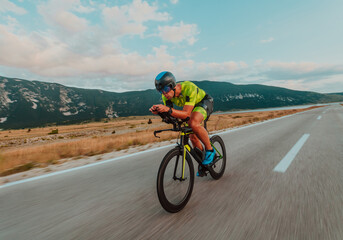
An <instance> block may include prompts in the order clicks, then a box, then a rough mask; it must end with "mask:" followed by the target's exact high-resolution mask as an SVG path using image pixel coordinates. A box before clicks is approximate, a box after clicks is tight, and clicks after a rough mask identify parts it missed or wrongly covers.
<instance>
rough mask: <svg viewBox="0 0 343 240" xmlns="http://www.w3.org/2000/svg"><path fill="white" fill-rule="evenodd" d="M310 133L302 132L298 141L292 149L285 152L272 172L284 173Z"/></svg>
mask: <svg viewBox="0 0 343 240" xmlns="http://www.w3.org/2000/svg"><path fill="white" fill-rule="evenodd" d="M309 136H310V134H304V135H303V136H302V137H301V138H300V139H299V140H298V142H297V143H296V144H295V145H294V146H293V147H292V149H291V150H290V151H289V152H288V153H287V155H286V156H285V157H284V158H283V159H282V160H281V162H279V164H278V165H276V167H275V168H274V170H273V171H274V172H281V173H284V172H286V170H287V168H288V167H289V165H290V164H291V163H292V161H293V159H294V158H295V156H296V155H297V154H298V152H299V151H300V149H301V148H302V146H303V145H304V144H305V142H306V140H307V139H308V137H309Z"/></svg>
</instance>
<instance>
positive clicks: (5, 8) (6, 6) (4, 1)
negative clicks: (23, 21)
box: [0, 0, 27, 15]
mask: <svg viewBox="0 0 343 240" xmlns="http://www.w3.org/2000/svg"><path fill="white" fill-rule="evenodd" d="M1 12H13V13H16V14H19V15H23V14H26V13H27V12H26V10H25V9H24V8H21V7H18V6H17V5H15V4H14V3H12V2H10V1H8V0H0V13H1Z"/></svg>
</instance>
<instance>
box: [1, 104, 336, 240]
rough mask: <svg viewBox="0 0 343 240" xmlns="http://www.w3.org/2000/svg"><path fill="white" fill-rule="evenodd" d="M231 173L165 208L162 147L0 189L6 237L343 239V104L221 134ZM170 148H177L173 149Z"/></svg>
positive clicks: (200, 184)
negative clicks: (159, 181) (176, 208)
mask: <svg viewBox="0 0 343 240" xmlns="http://www.w3.org/2000/svg"><path fill="white" fill-rule="evenodd" d="M220 135H221V136H222V138H223V139H224V141H225V143H226V146H227V154H228V161H227V167H226V172H225V174H224V176H223V177H222V178H221V179H220V180H218V181H215V180H212V179H211V178H210V177H204V178H196V179H195V186H194V190H193V195H192V197H191V199H190V201H189V203H188V205H187V206H186V207H185V208H184V209H183V210H182V211H181V212H179V213H177V214H170V213H167V212H166V211H164V210H163V209H162V208H161V206H160V204H159V201H158V198H157V194H156V190H155V188H156V176H157V170H158V167H159V163H160V161H161V159H162V157H163V156H164V154H165V153H166V152H167V151H168V148H160V149H158V150H152V151H149V152H143V153H140V154H135V155H132V156H129V157H127V158H125V159H119V160H116V161H109V162H106V163H103V164H99V165H96V166H92V167H86V168H80V169H78V170H75V171H69V172H63V173H61V174H56V175H51V176H48V177H44V178H39V179H34V180H32V181H26V182H21V183H18V184H13V185H3V186H1V187H0V239H2V240H5V239H6V240H7V239H8V240H12V239H15V240H19V239H25V240H26V239H44V240H47V239H58V240H61V239H83V240H86V239H130V240H131V239H197V240H199V239H263V240H266V239H273V240H274V239H311V240H312V239H343V107H342V106H341V105H331V106H328V107H322V108H318V109H314V110H310V111H306V112H303V113H300V114H295V115H292V116H288V117H284V118H281V119H278V120H273V121H268V122H264V123H262V124H255V125H252V126H250V127H244V128H240V129H236V130H230V131H227V132H223V133H221V134H220ZM169 148H171V147H169Z"/></svg>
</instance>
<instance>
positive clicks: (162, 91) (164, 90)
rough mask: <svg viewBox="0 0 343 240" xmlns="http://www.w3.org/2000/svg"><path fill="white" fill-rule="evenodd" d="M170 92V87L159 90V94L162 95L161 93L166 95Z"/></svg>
mask: <svg viewBox="0 0 343 240" xmlns="http://www.w3.org/2000/svg"><path fill="white" fill-rule="evenodd" d="M171 90H172V88H171V87H170V86H168V85H167V86H164V87H163V89H162V90H160V91H159V92H160V93H161V94H162V93H164V94H167V93H169V92H170V91H171Z"/></svg>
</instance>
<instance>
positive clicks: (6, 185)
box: [0, 144, 175, 189]
mask: <svg viewBox="0 0 343 240" xmlns="http://www.w3.org/2000/svg"><path fill="white" fill-rule="evenodd" d="M172 146H175V144H169V145H166V146H162V147H158V148H153V149H148V150H145V151H142V152H136V153H132V154H128V155H124V156H121V157H117V158H112V159H108V160H104V161H101V162H95V163H90V164H87V165H84V166H80V167H75V168H70V169H66V170H61V171H58V172H53V173H48V174H45V175H41V176H37V177H32V178H27V179H23V180H19V181H15V182H11V183H6V184H4V185H0V189H1V188H5V187H10V186H13V185H17V184H20V183H25V182H31V181H34V180H38V179H43V178H47V177H51V176H55V175H59V174H63V173H67V172H73V171H76V170H80V169H83V168H89V167H93V166H96V165H100V164H104V163H108V162H114V161H117V160H121V159H124V158H129V157H133V156H136V155H139V154H143V153H148V152H153V151H157V150H160V149H164V148H168V147H172Z"/></svg>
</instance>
